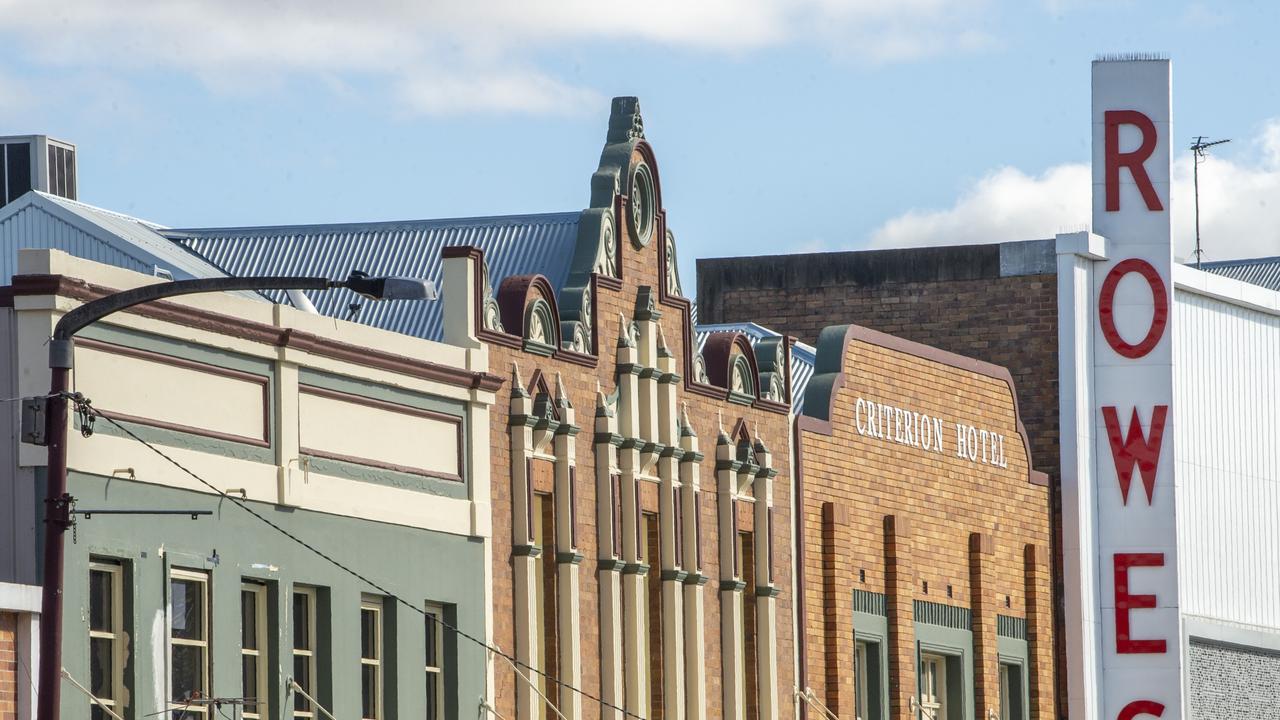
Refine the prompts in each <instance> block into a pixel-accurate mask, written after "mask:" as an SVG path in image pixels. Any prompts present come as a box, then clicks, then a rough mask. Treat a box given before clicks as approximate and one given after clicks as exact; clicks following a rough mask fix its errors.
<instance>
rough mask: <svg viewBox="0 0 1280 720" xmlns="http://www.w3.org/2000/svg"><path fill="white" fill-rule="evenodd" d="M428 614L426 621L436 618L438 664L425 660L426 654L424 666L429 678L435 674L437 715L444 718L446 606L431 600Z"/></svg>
mask: <svg viewBox="0 0 1280 720" xmlns="http://www.w3.org/2000/svg"><path fill="white" fill-rule="evenodd" d="M426 615H427V620H426V622H429V623H430V622H433V621H432V619H431V618H432V617H434V618H435V621H434V622H435V626H436V637H435V640H436V643H435V645H436V646H435V648H434V649H435V655H436V663H437V664H435V665H431V664H429V663H426V662H425V660H426V657H427V656H424V657H423V660H424V664H423V667H424V669H425V670H426V674H427V677H428V678H431V676H432V675H434V676H435V678H434V680H435V683H436V687H437V688H438V690H437V691H436V715H435V716H436V717H437V718H443V717H444V689H445V688H444V663H445V656H444V625H443V624H441V621H443V620H444V606H442V605H438V604H436V603H430V602H429V603H427V605H426ZM427 650H428V651H430V650H431V648H427ZM428 656H429V652H428Z"/></svg>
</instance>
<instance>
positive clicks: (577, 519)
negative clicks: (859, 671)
mask: <svg viewBox="0 0 1280 720" xmlns="http://www.w3.org/2000/svg"><path fill="white" fill-rule="evenodd" d="M642 127H643V126H642V124H641V120H640V116H639V112H638V107H637V106H636V104H635V102H634V100H633V99H627V98H623V99H619V100H618V101H615V104H614V113H613V116H612V117H611V120H610V133H609V139H608V143H607V145H606V147H605V150H604V152H603V154H602V157H601V164H600V169H599V170H598V171H597V172H596V174H595V176H594V177H593V182H592V187H593V193H592V203H591V205H592V207H591V208H589V209H588V210H587V211H585V212H584V218H583V219H582V220H580V221H579V239H578V251H577V255H578V257H577V258H575V259H574V268H573V269H571V270H570V273H569V275H568V278H567V280H566V281H565V282H564V284H563V286H561V287H554V286H553V285H552V283H551V282H549V281H548V280H547V278H546V277H545V276H543V275H540V274H526V275H511V276H508V277H506V278H505V279H503V280H502V281H501V283H496V289H494V286H493V285H491V284H490V282H489V276H488V271H487V267H486V263H485V254H484V253H483V252H482V250H481V249H480V248H475V247H465V246H454V247H449V248H446V249H445V251H444V256H445V258H446V259H445V266H444V277H445V278H446V280H445V297H444V305H445V307H444V314H445V318H444V326H445V330H444V332H445V339H446V341H448V342H451V343H457V344H463V345H466V344H468V343H472V344H476V345H484V346H487V347H488V354H489V368H488V369H489V371H490V372H491V373H494V374H499V375H502V376H504V377H506V378H508V386H507V388H506V389H505V395H506V397H507V398H508V402H506V403H502V402H500V403H499V404H498V406H497V407H496V408H495V411H494V413H493V416H492V421H491V423H490V425H491V429H490V442H491V450H490V452H491V462H492V471H493V473H494V475H493V477H494V484H493V488H492V503H493V527H494V545H493V548H494V549H493V568H492V571H493V572H492V574H493V590H492V606H493V608H492V612H493V641H494V642H495V644H496V645H497V646H498V647H500V648H502V649H504V650H505V651H507V652H508V653H510V654H513V655H514V656H515V658H516V661H515V664H514V665H513V664H507V663H504V662H502V661H499V663H500V664H499V665H498V666H497V667H496V668H495V673H494V674H495V684H496V688H495V695H494V696H495V698H496V706H497V707H496V709H497V711H498V712H499V713H501V715H502V716H505V717H511V718H522V719H523V718H544V717H555V716H557V715H558V714H561V713H562V714H563V715H564V716H565V717H567V718H570V719H571V720H577V718H596V717H610V718H621V717H623V712H624V709H625V712H626V713H628V714H632V715H634V716H638V717H645V718H654V719H657V718H690V719H694V718H712V717H725V718H746V719H754V718H790V717H792V716H793V707H794V704H793V698H792V694H791V689H792V688H793V687H794V685H795V681H794V678H793V663H792V659H793V658H794V647H793V640H792V633H793V622H794V620H793V616H792V600H791V596H790V595H791V593H790V587H791V577H792V568H791V559H790V558H791V553H790V548H791V535H790V528H791V517H790V510H789V509H790V507H791V496H790V486H791V470H790V468H789V453H788V451H787V448H788V435H789V432H790V418H789V413H788V410H789V405H788V403H789V397H788V394H787V393H788V390H787V385H786V382H785V377H781V376H780V375H779V373H778V372H777V369H778V367H779V364H780V363H781V364H782V365H781V366H782V367H785V361H786V353H787V345H786V343H772V344H762V345H757V346H753V345H752V344H751V343H750V342H749V341H748V340H747V339H746V338H745V337H744V336H742V335H740V334H735V333H718V334H716V335H714V336H713V337H712V338H711V339H710V340H709V341H708V342H707V344H706V346H705V350H704V351H703V352H699V349H698V346H697V344H696V343H695V342H694V338H693V327H692V325H691V317H690V309H691V308H690V303H689V301H688V300H686V299H685V298H683V297H681V296H680V288H679V279H678V275H677V272H676V268H675V257H674V253H675V244H674V239H673V236H672V234H671V233H670V232H669V231H668V230H667V227H666V216H665V211H664V210H663V204H662V200H661V192H660V184H659V177H658V172H657V163H656V160H655V158H654V155H653V152H652V149H651V148H650V147H649V145H648V143H647V142H645V141H644V139H643V132H642ZM615 218H616V219H617V220H616V221H615ZM583 248H586V250H585V251H584V249H583ZM583 257H585V262H581V259H582V258H583ZM566 260H567V258H566ZM459 279H465V280H464V281H463V282H458V280H459ZM517 666H518V667H517ZM544 677H545V679H544ZM573 688H577V689H579V690H581V691H583V692H581V693H579V692H576V691H575V690H574V689H573ZM596 698H599V700H597V699H596ZM550 705H554V709H553V708H551V707H549V706H550Z"/></svg>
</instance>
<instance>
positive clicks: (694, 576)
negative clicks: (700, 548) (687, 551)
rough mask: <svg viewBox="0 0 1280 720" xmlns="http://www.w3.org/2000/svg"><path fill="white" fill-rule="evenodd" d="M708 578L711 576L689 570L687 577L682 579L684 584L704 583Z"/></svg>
mask: <svg viewBox="0 0 1280 720" xmlns="http://www.w3.org/2000/svg"><path fill="white" fill-rule="evenodd" d="M710 580H711V578H709V577H707V576H706V575H703V574H701V573H696V572H691V573H689V577H686V578H685V579H684V584H685V585H706V584H707V582H709V581H710Z"/></svg>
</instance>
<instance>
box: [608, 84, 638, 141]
mask: <svg viewBox="0 0 1280 720" xmlns="http://www.w3.org/2000/svg"><path fill="white" fill-rule="evenodd" d="M643 139H644V118H642V117H640V98H637V97H631V96H624V97H616V98H614V99H613V107H612V108H611V109H610V111H609V135H608V137H607V138H606V140H607V141H608V142H610V143H621V142H627V141H628V140H643Z"/></svg>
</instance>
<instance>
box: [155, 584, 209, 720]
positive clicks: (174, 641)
mask: <svg viewBox="0 0 1280 720" xmlns="http://www.w3.org/2000/svg"><path fill="white" fill-rule="evenodd" d="M174 580H183V581H190V582H196V583H199V585H200V588H201V595H202V597H201V604H200V607H201V617H200V626H201V630H202V632H201V636H202V638H203V639H202V640H191V639H189V638H176V637H174V636H173V582H174ZM212 583H213V578H212V577H210V573H209V571H207V570H192V569H190V568H181V567H170V568H169V598H168V599H169V601H168V603H167V604H166V607H165V611H166V616H167V617H166V619H167V621H168V647H169V658H168V660H169V663H168V676H169V677H168V680H169V688H168V689H169V692H168V693H166V695H167V697H168V701H167V702H168V704H169V706H170V707H169V709H170V710H180V711H183V713H184V714H185V713H199V716H200V717H209V708H208V706H207V705H205V704H204V703H194V704H192V703H181V702H178V701H176V700H174V699H173V649H174V647H175V646H179V647H198V648H201V649H202V650H203V662H202V663H201V675H202V677H201V684H202V686H203V688H204V690H203V692H205V693H207V692H208V691H209V688H211V687H212V686H213V657H212V655H213V638H212V637H210V635H211V632H210V631H211V630H212V618H213V608H212V606H211V604H210V603H211V601H212V596H213V593H212V591H211V585H212Z"/></svg>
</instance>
